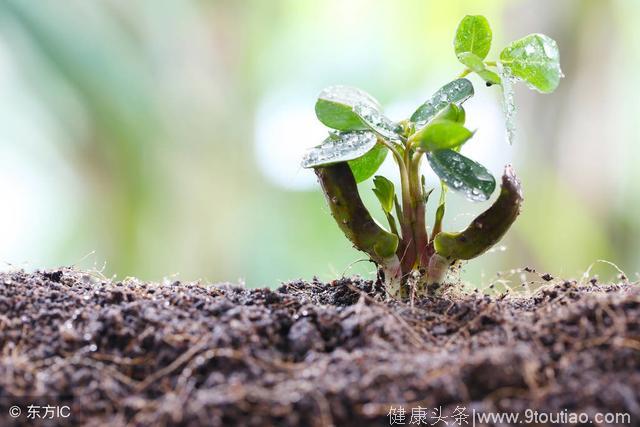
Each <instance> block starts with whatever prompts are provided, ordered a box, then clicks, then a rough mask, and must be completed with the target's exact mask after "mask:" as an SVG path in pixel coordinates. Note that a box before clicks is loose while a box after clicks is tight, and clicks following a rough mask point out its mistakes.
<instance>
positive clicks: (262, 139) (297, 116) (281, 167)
mask: <svg viewBox="0 0 640 427" xmlns="http://www.w3.org/2000/svg"><path fill="white" fill-rule="evenodd" d="M316 95H317V94H302V95H301V94H300V91H294V90H290V91H281V92H274V93H270V94H268V95H267V96H266V97H265V98H264V99H263V100H262V102H261V103H260V106H259V107H258V111H257V113H256V122H255V132H256V133H255V138H254V143H255V154H256V161H257V163H258V166H259V168H260V171H261V172H262V173H263V174H264V175H265V176H266V177H267V178H268V179H269V181H271V183H273V184H275V185H277V186H279V187H282V188H284V189H287V190H298V191H301V190H310V189H313V188H315V187H316V185H317V182H316V177H315V174H314V173H313V171H312V170H310V169H303V168H301V167H300V160H301V159H302V155H303V154H304V152H305V150H306V149H307V148H310V147H313V146H315V145H318V144H320V143H321V142H322V141H323V140H324V139H325V138H326V137H327V130H326V128H325V127H324V126H323V125H322V124H321V123H320V122H318V119H317V118H316V116H315V113H314V109H313V106H314V101H315V96H316Z"/></svg>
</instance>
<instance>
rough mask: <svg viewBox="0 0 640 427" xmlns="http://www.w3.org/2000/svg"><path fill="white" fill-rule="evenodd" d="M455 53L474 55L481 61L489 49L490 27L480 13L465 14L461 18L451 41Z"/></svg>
mask: <svg viewBox="0 0 640 427" xmlns="http://www.w3.org/2000/svg"><path fill="white" fill-rule="evenodd" d="M453 46H454V49H455V52H456V55H458V57H460V55H461V54H463V53H471V54H473V55H476V56H477V57H478V58H479V59H480V60H481V61H482V60H483V59H484V58H486V57H487V54H488V53H489V49H491V27H489V21H487V18H485V17H484V16H480V15H467V16H465V17H464V18H462V21H460V24H459V25H458V29H457V30H456V36H455V39H454V41H453Z"/></svg>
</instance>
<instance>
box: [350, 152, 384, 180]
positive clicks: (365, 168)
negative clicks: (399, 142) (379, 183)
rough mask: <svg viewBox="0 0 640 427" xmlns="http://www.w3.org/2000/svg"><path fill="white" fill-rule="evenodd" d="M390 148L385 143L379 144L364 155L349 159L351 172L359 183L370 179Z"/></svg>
mask: <svg viewBox="0 0 640 427" xmlns="http://www.w3.org/2000/svg"><path fill="white" fill-rule="evenodd" d="M388 152H389V149H388V148H387V147H386V146H385V145H384V144H377V145H376V146H375V147H373V149H372V150H371V151H369V152H368V153H367V154H365V155H364V156H362V157H359V158H357V159H354V160H350V161H349V166H350V167H351V172H353V177H354V178H355V179H356V182H357V183H360V182H363V181H366V180H368V179H369V178H371V177H372V176H373V174H374V173H376V171H377V170H378V168H379V167H380V165H382V163H383V162H384V159H386V158H387V153H388Z"/></svg>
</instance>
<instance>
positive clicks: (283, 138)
mask: <svg viewBox="0 0 640 427" xmlns="http://www.w3.org/2000/svg"><path fill="white" fill-rule="evenodd" d="M465 14H483V15H485V16H487V17H488V18H489V21H490V23H491V24H492V27H493V33H494V44H493V45H494V47H493V49H492V51H491V53H490V55H489V56H490V57H489V58H488V59H494V58H496V57H497V55H498V54H499V50H500V48H501V47H502V46H504V45H506V43H508V42H509V41H511V40H514V39H517V38H520V37H522V36H524V35H526V34H529V33H532V32H543V33H546V34H548V35H550V36H551V37H553V38H554V39H556V40H557V41H558V44H559V46H560V51H561V62H562V67H563V71H564V73H565V75H566V78H565V79H564V80H563V81H562V82H561V84H560V87H559V89H558V90H557V91H556V92H555V93H553V94H551V95H541V94H538V93H534V92H531V91H530V90H528V89H527V88H525V87H524V86H522V87H518V88H517V92H516V101H517V104H518V116H517V126H518V136H517V140H516V142H515V144H514V145H513V146H509V145H508V144H507V143H506V142H505V135H504V119H503V117H502V112H501V106H500V103H499V98H500V93H499V89H498V88H496V87H493V88H485V87H484V85H482V83H481V82H479V81H478V80H476V79H474V78H473V77H472V79H473V81H474V83H477V85H476V97H475V98H474V99H472V100H471V101H469V102H468V104H466V107H467V116H468V123H469V125H470V127H472V128H477V129H478V132H477V134H476V136H475V137H474V139H473V140H472V142H471V143H469V144H467V146H466V147H465V149H464V151H465V152H466V153H467V154H468V155H469V156H471V157H473V158H475V159H476V160H478V161H480V162H481V163H483V164H485V165H487V166H488V167H489V168H490V169H491V170H492V171H493V172H495V173H496V175H497V174H499V173H500V172H501V169H502V167H503V165H504V164H505V163H507V162H513V163H514V165H515V167H516V170H517V171H518V173H519V175H520V176H521V178H522V179H523V182H524V188H525V193H526V204H525V207H524V212H523V214H522V216H521V218H520V219H519V220H518V221H517V222H516V224H515V226H514V228H513V229H512V231H511V232H510V234H509V235H508V237H507V238H506V239H505V240H504V241H503V242H502V244H501V246H500V247H499V248H498V249H497V250H495V251H493V252H491V253H489V254H488V255H486V256H485V257H483V258H481V259H479V260H474V261H472V262H470V263H469V264H468V265H467V266H466V268H465V272H464V274H465V277H466V278H467V279H468V280H470V281H471V282H472V283H477V284H479V285H482V284H486V283H487V282H488V281H489V280H491V278H492V277H495V273H496V272H497V271H505V270H509V269H512V268H517V267H522V266H525V265H526V266H532V267H535V268H537V269H539V270H545V271H549V272H551V273H552V274H557V275H563V276H565V277H578V276H580V275H581V274H582V273H583V272H584V271H585V270H586V269H587V268H588V267H589V265H590V264H591V263H592V262H594V261H595V260H597V259H605V260H608V261H612V262H615V263H616V264H617V265H618V266H619V267H620V268H622V269H623V270H625V271H626V272H627V274H628V275H629V276H633V275H634V272H637V271H638V270H640V256H638V255H639V254H640V219H639V218H640V215H639V213H640V191H639V190H640V184H639V182H640V168H639V167H638V161H639V160H640V135H639V126H638V117H640V102H638V95H639V94H640V79H637V78H636V76H637V70H638V69H639V67H640V29H638V24H637V23H638V22H640V2H636V1H628V0H618V1H595V0H593V1H588V0H584V1H578V0H565V1H557V0H545V1H542V0H522V1H479V0H473V1H466V2H459V1H447V2H445V1H423V0H415V1H408V0H400V1H399V0H384V1H375V2H373V1H367V0H322V1H298V0H288V1H287V0H281V1H280V0H278V1H260V0H255V1H248V0H246V1H231V0H229V1H191V2H187V1H178V0H175V1H162V2H157V1H153V0H148V1H142V0H141V1H133V2H131V1H116V0H113V1H105V0H103V1H91V2H88V1H83V0H65V1H62V0H59V1H53V0H51V1H40V0H34V1H29V0H4V1H2V2H0V262H2V265H1V266H0V268H2V269H6V268H15V267H25V268H28V269H33V268H48V267H55V266H59V265H76V266H79V267H82V268H98V269H100V270H103V271H104V272H105V274H117V275H118V276H119V277H124V276H129V275H136V276H140V277H142V278H145V279H154V280H158V279H161V278H163V277H166V276H172V277H179V278H181V279H185V280H192V279H199V278H202V279H205V280H209V281H222V280H227V281H233V282H236V281H238V280H244V281H246V284H247V285H248V286H275V285H277V284H278V282H279V281H280V280H287V279H293V278H298V277H304V278H311V277H312V276H314V275H316V276H318V277H320V278H321V279H331V278H335V277H337V276H340V275H342V274H355V273H360V274H370V273H371V271H372V270H373V268H372V266H371V264H369V263H367V262H360V261H359V260H362V259H363V256H362V254H360V253H358V252H356V251H355V250H354V249H352V248H351V246H350V244H349V243H348V242H347V241H346V240H345V239H344V238H343V236H342V235H341V233H340V231H339V230H338V228H337V226H336V225H335V224H334V223H333V220H332V218H331V217H330V215H329V213H328V210H327V208H326V207H325V202H324V199H323V196H322V194H321V193H320V191H319V189H318V187H317V185H316V183H315V179H314V176H313V174H312V173H310V172H309V171H306V170H302V169H300V168H299V166H298V163H299V159H300V156H301V154H302V152H303V151H304V149H305V148H306V147H309V146H312V145H316V144H317V143H319V142H320V141H321V140H322V139H323V137H324V134H325V130H324V129H323V127H322V126H321V125H320V124H319V123H317V122H316V120H315V116H314V111H313V106H314V101H315V97H316V95H317V94H318V92H319V91H320V90H321V89H322V88H323V87H324V86H327V85H330V84H336V83H341V84H348V85H353V86H358V87H361V88H363V89H365V90H366V91H368V92H369V93H371V94H373V95H374V96H375V97H377V98H378V99H379V100H380V101H381V102H382V103H383V105H385V106H386V112H387V113H388V115H390V116H391V117H392V118H395V119H401V118H405V117H407V116H408V115H410V114H411V112H412V111H413V109H414V108H415V107H416V106H417V105H419V104H420V103H421V102H422V101H423V100H425V99H426V98H427V97H428V96H429V95H430V94H431V93H432V92H434V91H435V90H436V89H437V88H438V87H439V86H441V85H442V84H444V83H446V82H448V81H449V80H451V79H453V78H454V77H455V76H456V75H457V74H459V73H460V71H462V68H461V66H460V64H458V63H457V61H456V58H455V56H454V54H453V49H452V37H453V33H454V31H455V28H456V26H457V23H458V21H459V19H460V18H461V17H462V16H464V15H465ZM383 170H384V172H385V173H388V174H390V175H391V176H392V177H393V178H394V179H397V176H396V172H395V170H394V165H393V164H392V163H391V164H385V165H384V166H383ZM430 184H431V185H432V186H435V185H436V181H435V179H434V178H433V176H431V175H430ZM370 188H371V183H370V182H368V183H364V184H362V192H363V193H364V194H365V200H366V202H367V203H368V204H369V206H371V209H372V210H373V211H374V213H375V215H376V216H378V217H381V215H380V211H379V208H378V207H377V205H376V203H375V200H374V198H373V196H372V193H371V192H370ZM450 201H451V206H450V207H449V210H448V214H447V218H446V221H445V223H446V225H447V226H448V227H449V228H459V227H463V226H464V225H465V224H466V223H467V222H468V221H469V220H470V219H471V215H470V214H472V213H477V212H479V211H481V210H483V209H485V208H486V207H487V206H488V204H489V203H485V204H479V205H476V204H470V203H469V202H467V201H465V200H464V199H463V198H462V197H459V196H451V197H450ZM596 268H597V269H596V270H594V272H598V271H599V270H598V269H600V270H601V271H600V274H601V275H603V276H604V277H605V278H606V277H613V275H614V273H615V270H614V269H612V268H611V267H610V266H607V265H605V264H598V265H597V266H596Z"/></svg>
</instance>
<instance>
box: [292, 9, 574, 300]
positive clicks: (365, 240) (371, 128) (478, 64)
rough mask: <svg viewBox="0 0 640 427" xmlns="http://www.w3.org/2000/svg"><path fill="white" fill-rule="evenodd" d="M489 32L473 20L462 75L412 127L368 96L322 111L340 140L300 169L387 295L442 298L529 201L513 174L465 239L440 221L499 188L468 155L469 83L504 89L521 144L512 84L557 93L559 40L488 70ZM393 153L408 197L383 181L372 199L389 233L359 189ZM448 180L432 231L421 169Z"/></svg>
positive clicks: (522, 44)
mask: <svg viewBox="0 0 640 427" xmlns="http://www.w3.org/2000/svg"><path fill="white" fill-rule="evenodd" d="M490 47H491V28H490V27H489V23H488V22H487V20H486V19H485V18H484V17H483V16H466V17H464V19H462V21H461V22H460V24H459V26H458V29H457V31H456V35H455V38H454V49H455V53H456V56H457V57H458V60H459V61H460V62H461V63H462V64H463V65H465V67H466V68H465V69H464V71H463V72H462V73H461V75H460V76H459V77H458V78H457V79H455V80H453V81H452V82H450V83H447V84H446V85H444V86H443V87H441V88H440V89H439V90H438V91H436V93H434V94H433V96H432V97H431V98H429V100H427V101H426V102H425V103H424V104H422V105H421V106H420V107H418V109H417V110H416V111H415V112H414V113H413V114H412V115H411V117H410V118H409V119H407V120H402V121H399V122H395V121H392V120H391V119H389V118H387V117H386V116H385V115H384V114H383V113H382V109H381V107H380V104H379V103H378V102H377V101H376V100H375V99H374V98H373V97H371V96H370V95H369V94H367V93H365V92H363V91H362V90H360V89H356V88H352V87H347V86H331V87H329V88H326V89H324V90H323V91H322V92H321V93H320V95H319V97H318V100H317V102H316V106H315V111H316V115H317V117H318V119H319V120H320V121H321V122H322V123H323V124H325V125H326V126H327V127H329V128H331V129H332V130H331V131H330V132H329V136H328V137H327V138H326V139H325V140H324V142H323V143H322V144H320V145H318V146H317V147H314V148H312V149H310V150H309V151H308V152H307V153H306V154H305V156H304V159H303V161H302V166H303V167H305V168H313V169H314V170H315V172H316V175H317V176H318V180H319V181H320V185H321V186H322V190H323V191H324V194H325V196H326V198H327V201H328V204H329V207H330V210H331V213H332V215H333V217H334V218H335V220H336V222H337V223H338V226H339V227H340V228H341V229H342V231H343V232H344V234H345V235H346V236H347V238H348V239H349V240H350V241H351V242H352V243H353V245H354V247H355V248H356V249H359V250H361V251H363V252H366V253H367V254H368V255H369V257H370V258H371V260H372V261H373V262H375V263H376V264H377V265H378V266H379V269H380V271H381V273H382V275H383V277H384V281H385V285H386V289H387V293H388V295H389V296H391V297H393V298H398V299H406V298H408V297H409V296H410V294H411V292H415V294H416V295H423V294H437V293H439V292H441V291H442V289H443V286H442V285H443V281H444V280H445V278H446V275H447V272H448V271H449V269H450V268H451V266H452V265H454V264H455V263H456V262H457V261H460V260H469V259H472V258H475V257H477V256H479V255H481V254H482V253H483V252H485V251H487V250H488V249H489V248H490V247H491V246H493V245H494V244H495V243H496V242H498V241H499V240H500V239H501V238H502V236H503V235H504V234H505V233H506V232H507V230H508V229H509V227H510V226H511V224H512V223H513V222H514V221H515V219H516V217H517V216H518V214H519V211H520V205H521V204H522V200H523V197H522V191H521V188H520V183H519V181H518V179H517V178H516V176H515V174H514V172H513V169H512V168H511V166H509V165H507V166H506V167H505V170H504V174H503V176H502V182H501V190H500V194H499V195H498V198H497V199H496V200H495V202H494V203H493V204H492V205H491V207H489V208H488V209H487V210H486V211H485V212H483V213H482V214H480V215H479V216H478V217H477V218H475V219H474V220H473V221H472V222H471V224H470V225H469V226H468V227H467V228H466V229H465V230H463V231H460V232H454V233H450V232H445V231H443V230H442V221H443V218H444V215H445V211H446V208H445V206H446V203H445V202H446V194H447V191H448V190H449V189H450V190H452V191H456V192H460V193H462V194H464V195H465V196H466V198H467V199H469V200H470V201H472V202H483V201H486V200H488V199H489V197H490V196H491V194H492V193H493V192H494V190H495V187H496V182H495V179H494V177H493V176H492V175H491V173H490V172H489V171H488V170H487V169H486V168H485V167H484V166H482V165H480V164H479V163H477V162H475V161H473V160H471V159H469V158H467V157H465V156H463V155H462V154H460V150H461V148H462V146H463V145H464V144H465V143H467V142H468V141H469V140H470V139H471V138H472V137H473V134H474V132H473V131H471V130H469V129H467V128H466V127H465V126H464V123H465V110H464V108H463V107H462V104H463V103H464V101H466V100H467V99H469V98H470V97H471V96H473V94H474V89H473V85H472V84H471V82H470V81H469V80H467V79H465V78H464V77H465V76H466V75H468V74H470V73H475V74H477V75H478V76H479V77H480V78H481V79H483V80H484V81H485V82H486V85H487V86H492V85H495V86H502V89H503V95H504V111H505V114H506V116H507V135H508V136H509V140H510V141H511V139H512V137H513V134H514V132H513V130H514V128H513V124H512V122H513V113H514V110H515V108H514V105H513V95H512V89H511V88H512V83H513V82H515V81H523V82H525V83H526V84H527V85H528V86H529V87H531V88H533V89H536V90H538V91H540V92H543V93H549V92H552V91H553V90H555V88H556V87H557V86H558V83H559V81H560V78H561V77H562V72H561V71H560V63H559V54H558V47H557V45H556V43H555V41H553V40H552V39H551V38H549V37H547V36H545V35H542V34H531V35H528V36H526V37H524V38H522V39H520V40H516V41H514V42H512V43H511V44H510V45H508V46H507V47H506V48H504V49H503V50H502V52H501V53H500V59H499V60H498V61H487V60H486V57H487V54H488V53H489V49H490ZM388 152H391V153H392V155H393V159H394V160H395V162H396V163H397V165H398V169H399V171H400V189H399V194H396V189H395V187H394V185H393V183H392V182H391V181H389V180H388V179H386V178H384V177H382V176H376V177H375V178H374V180H373V185H374V188H373V192H374V193H375V195H376V196H377V198H378V200H379V201H380V204H381V206H382V210H383V211H384V214H385V216H386V219H387V222H388V224H389V229H388V230H386V229H385V228H383V227H382V226H381V225H379V224H378V223H377V222H376V221H375V220H374V219H373V218H372V217H371V215H370V214H369V211H368V210H367V208H366V207H365V206H364V204H363V202H362V200H361V198H360V194H359V192H358V187H357V184H358V183H360V182H363V181H365V180H367V179H369V178H370V177H371V176H373V175H374V173H375V172H376V171H377V169H378V168H379V167H380V165H381V164H382V162H383V161H384V160H385V158H386V156H387V153H388ZM425 158H426V161H427V163H428V165H429V166H430V167H431V169H433V171H434V172H435V173H436V175H437V176H438V177H439V178H440V199H439V201H438V206H437V209H436V211H435V218H434V220H433V226H432V227H431V228H430V229H428V228H427V225H426V218H425V208H426V205H427V202H428V200H429V198H430V195H431V194H432V191H433V189H430V190H427V189H426V187H425V178H424V175H421V173H420V167H421V165H422V161H423V159H425Z"/></svg>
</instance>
